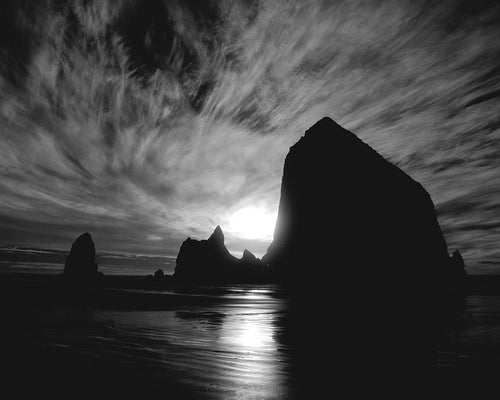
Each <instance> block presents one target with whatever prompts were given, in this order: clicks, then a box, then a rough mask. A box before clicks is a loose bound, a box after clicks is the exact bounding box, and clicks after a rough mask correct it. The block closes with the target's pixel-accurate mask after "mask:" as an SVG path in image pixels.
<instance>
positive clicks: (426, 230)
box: [265, 118, 456, 285]
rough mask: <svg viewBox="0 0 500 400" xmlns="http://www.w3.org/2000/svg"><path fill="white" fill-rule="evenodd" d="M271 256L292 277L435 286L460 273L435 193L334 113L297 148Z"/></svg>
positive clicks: (289, 162)
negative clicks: (455, 270)
mask: <svg viewBox="0 0 500 400" xmlns="http://www.w3.org/2000/svg"><path fill="white" fill-rule="evenodd" d="M265 260H266V263H268V264H269V265H270V266H271V267H272V269H273V271H274V272H275V274H276V276H277V277H278V278H279V279H280V280H283V281H292V282H293V281H302V280H303V279H304V278H306V279H307V280H310V281H313V282H314V281H317V282H321V281H323V280H324V279H325V278H329V279H333V278H334V277H335V278H336V281H338V280H339V279H340V278H341V277H344V278H353V279H357V278H361V277H364V278H365V279H369V277H372V278H377V279H381V278H382V277H384V279H396V278H395V277H397V281H395V282H394V283H396V282H397V284H398V285H402V284H409V285H413V284H414V282H416V281H422V282H421V283H422V284H424V285H429V284H431V283H435V284H446V281H447V279H448V278H449V276H451V275H453V273H452V271H451V268H452V263H451V262H450V259H449V256H448V251H447V246H446V242H445V239H444V237H443V234H442V232H441V228H440V226H439V224H438V221H437V217H436V213H435V210H434V204H433V202H432V200H431V198H430V196H429V193H427V191H426V190H425V189H424V188H423V187H422V185H420V184H419V183H418V182H416V181H415V180H413V179H412V178H411V177H410V176H408V175H407V174H406V173H404V172H403V171H402V170H401V169H399V168H398V167H396V166H395V165H393V164H391V163H390V162H388V161H387V160H385V159H384V158H383V157H382V156H380V155H379V154H378V153H377V152H375V151H374V150H373V149H372V148H371V147H369V146H368V145H367V144H365V143H363V142H362V141H361V140H360V139H358V138H357V137H356V136H355V135H354V134H353V133H351V132H349V131H347V130H345V129H344V128H342V127H341V126H339V125H338V124H336V123H335V122H334V121H333V120H331V119H330V118H323V119H322V120H320V121H319V122H317V123H316V124H315V125H314V126H313V127H311V128H310V129H308V130H307V131H306V133H305V136H303V137H302V138H301V139H300V140H299V141H298V142H297V143H296V144H295V145H294V146H292V147H291V148H290V152H289V153H288V156H287V157H286V161H285V166H284V172H283V180H282V187H281V199H280V204H279V212H278V220H277V224H276V228H275V233H274V240H273V243H272V244H271V246H270V247H269V249H268V253H267V255H266V257H265ZM453 264H456V263H453Z"/></svg>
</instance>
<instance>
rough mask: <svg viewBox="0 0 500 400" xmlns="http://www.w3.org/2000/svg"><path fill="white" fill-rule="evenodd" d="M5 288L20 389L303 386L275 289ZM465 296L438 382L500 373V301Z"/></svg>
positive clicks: (268, 391)
mask: <svg viewBox="0 0 500 400" xmlns="http://www.w3.org/2000/svg"><path fill="white" fill-rule="evenodd" d="M0 279H1V281H0V289H1V293H2V295H1V296H0V297H1V301H2V307H1V312H2V330H1V354H2V358H1V363H2V371H6V372H4V377H5V382H7V383H11V384H13V385H14V386H15V387H16V388H17V390H18V391H20V392H24V391H27V392H30V391H34V392H37V393H55V392H62V393H68V394H71V393H73V394H74V393H76V392H78V393H80V392H81V393H85V392H89V393H91V394H92V393H95V392H102V393H104V392H110V393H112V394H115V395H118V394H132V393H133V394H135V395H143V394H146V393H156V394H158V393H161V394H162V395H165V396H170V398H176V399H182V398H195V399H280V398H289V399H294V398H298V397H299V396H298V394H297V393H298V392H299V391H298V389H303V388H298V387H297V385H298V382H299V381H298V380H297V379H296V371H297V359H296V358H295V353H294V345H293V341H292V340H290V338H289V336H290V326H289V323H288V314H289V312H290V309H289V303H288V302H287V293H286V291H284V290H283V289H282V288H280V287H279V286H275V285H227V286H223V287H211V286H200V287H163V288H149V289H146V288H140V286H141V285H140V284H138V283H137V279H136V280H134V279H132V278H127V279H116V280H115V282H114V285H112V286H114V287H100V288H94V289H89V290H88V291H85V290H83V291H81V292H79V293H72V290H69V289H68V288H61V286H60V285H58V284H57V283H56V282H57V281H56V279H57V278H56V277H46V276H45V277H34V276H22V277H12V276H11V277H8V278H7V279H5V277H2V278H0ZM134 282H135V283H134ZM140 282H143V281H140ZM469 292H470V293H469V294H467V295H466V296H465V297H464V298H463V301H462V302H457V304H456V305H455V309H454V312H453V315H452V316H451V317H450V320H449V322H448V323H447V327H446V330H445V332H443V335H442V336H441V338H440V340H439V343H438V351H437V362H436V366H437V372H438V375H442V376H444V375H448V376H453V375H456V376H459V375H462V374H464V373H465V374H469V375H470V373H472V372H474V371H489V372H492V371H498V370H499V369H500V296H498V295H496V294H492V293H491V292H492V290H489V293H488V294H485V293H484V290H483V291H482V292H481V291H476V293H473V292H472V291H470V290H469ZM90 300H92V301H90ZM311 329H314V327H311ZM373 329H376V327H374V328H373ZM367 334H369V332H367ZM321 356H322V355H321V354H318V355H317V358H318V360H319V359H321ZM325 371H326V373H327V374H330V372H331V371H328V365H327V366H326V367H325ZM332 379H335V376H334V374H333V373H332ZM322 385H323V387H328V386H329V385H330V384H329V383H323V384H322ZM75 391H76V392H75Z"/></svg>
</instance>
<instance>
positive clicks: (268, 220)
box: [227, 206, 276, 239]
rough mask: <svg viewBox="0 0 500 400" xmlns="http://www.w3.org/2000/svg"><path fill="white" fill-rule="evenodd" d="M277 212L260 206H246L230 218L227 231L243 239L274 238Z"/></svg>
mask: <svg viewBox="0 0 500 400" xmlns="http://www.w3.org/2000/svg"><path fill="white" fill-rule="evenodd" d="M275 224H276V214H273V213H270V212H269V211H267V210H264V209H262V208H258V207H252V206H250V207H245V208H242V209H240V210H238V211H236V212H235V213H234V214H232V215H231V216H229V218H228V226H227V231H228V232H231V233H232V234H234V235H236V236H239V237H241V238H242V239H272V237H273V233H274V225H275Z"/></svg>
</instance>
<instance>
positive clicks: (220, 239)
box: [208, 225, 224, 243]
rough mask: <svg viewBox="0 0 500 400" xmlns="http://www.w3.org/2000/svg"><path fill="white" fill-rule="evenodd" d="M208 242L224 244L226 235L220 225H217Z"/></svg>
mask: <svg viewBox="0 0 500 400" xmlns="http://www.w3.org/2000/svg"><path fill="white" fill-rule="evenodd" d="M208 240H209V241H210V242H217V243H224V233H223V232H222V229H221V227H220V226H219V225H217V228H215V230H214V232H213V233H212V234H211V235H210V237H209V238H208Z"/></svg>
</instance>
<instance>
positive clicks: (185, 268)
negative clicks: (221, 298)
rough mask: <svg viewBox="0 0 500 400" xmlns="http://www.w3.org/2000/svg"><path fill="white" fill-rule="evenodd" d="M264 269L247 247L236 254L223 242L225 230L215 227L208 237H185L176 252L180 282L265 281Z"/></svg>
mask: <svg viewBox="0 0 500 400" xmlns="http://www.w3.org/2000/svg"><path fill="white" fill-rule="evenodd" d="M264 275H265V271H264V268H263V266H262V264H261V263H260V261H259V260H258V259H257V258H256V257H255V256H254V255H253V254H252V253H250V252H249V251H248V250H245V252H244V254H243V257H242V258H241V259H238V258H236V257H234V256H233V255H232V254H231V253H230V252H229V251H228V249H227V248H226V246H225V244H224V233H223V232H222V229H221V228H220V226H217V228H215V230H214V232H213V233H212V235H211V236H210V237H209V238H208V240H193V239H191V238H188V239H186V240H185V241H184V242H183V243H182V245H181V248H180V250H179V254H178V255H177V260H176V267H175V272H174V279H175V280H176V281H178V282H185V283H191V282H198V283H201V282H207V283H215V282H217V283H219V282H220V283H223V282H252V281H262V280H263V279H264Z"/></svg>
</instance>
